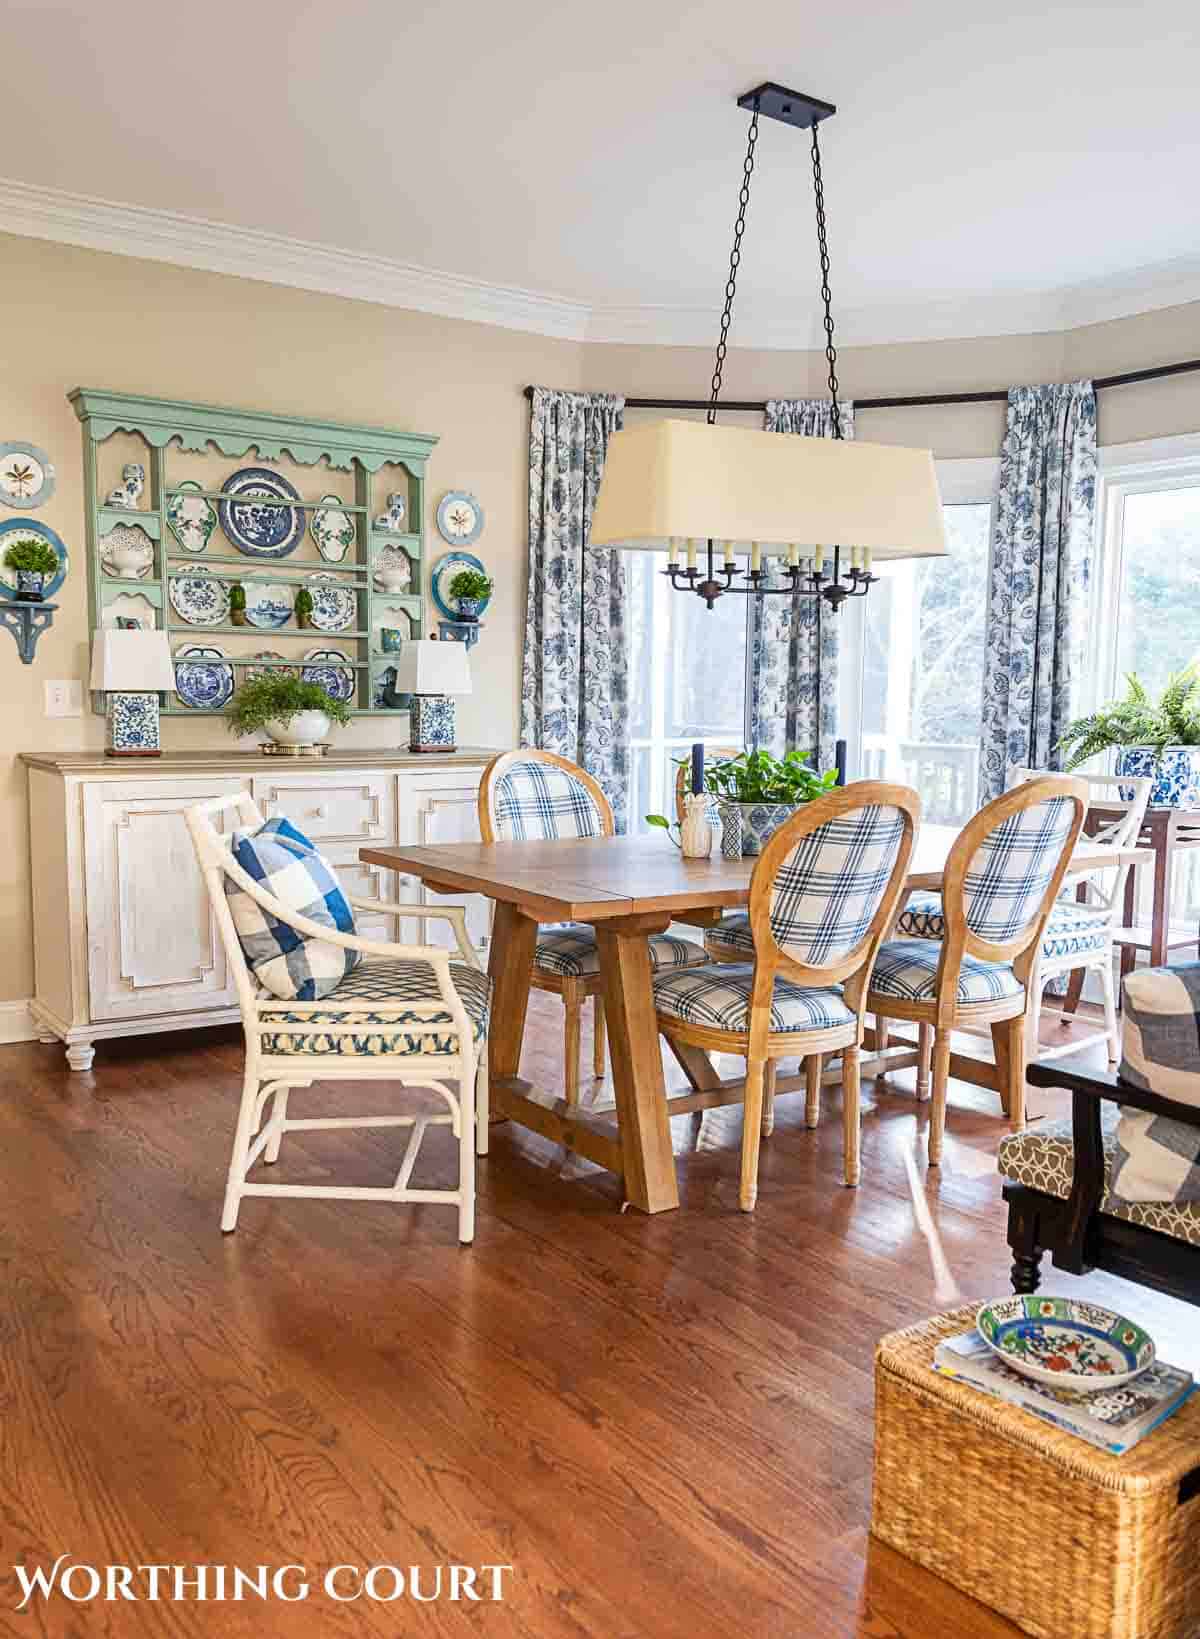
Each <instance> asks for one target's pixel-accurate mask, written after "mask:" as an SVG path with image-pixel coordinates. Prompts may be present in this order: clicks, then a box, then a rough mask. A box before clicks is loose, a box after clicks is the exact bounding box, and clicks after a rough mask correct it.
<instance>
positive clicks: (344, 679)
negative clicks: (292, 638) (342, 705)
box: [300, 649, 354, 700]
mask: <svg viewBox="0 0 1200 1639" xmlns="http://www.w3.org/2000/svg"><path fill="white" fill-rule="evenodd" d="M300 676H301V679H302V680H303V681H304V682H305V683H319V684H320V686H321V687H322V688H323V689H324V690H325V693H326V694H327V695H329V697H330V699H332V700H353V698H354V667H353V666H351V665H350V664H349V660H348V657H347V656H346V655H345V654H344V653H343V652H342V650H341V649H310V650H309V651H308V653H307V654H306V655H305V657H304V670H303V671H302V672H301V673H300Z"/></svg>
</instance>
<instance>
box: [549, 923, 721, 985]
mask: <svg viewBox="0 0 1200 1639" xmlns="http://www.w3.org/2000/svg"><path fill="white" fill-rule="evenodd" d="M647 944H648V945H649V948H650V966H651V967H652V968H654V969H655V971H657V970H659V969H660V968H676V967H702V966H703V965H704V964H705V963H706V962H707V961H708V957H707V956H706V955H705V954H704V950H703V948H702V947H701V946H700V945H698V944H696V943H695V942H694V941H693V940H691V939H679V938H677V937H676V936H675V935H674V934H672V933H656V934H654V935H653V936H652V937H651V938H650V939H649V940H648V941H647ZM533 960H534V966H535V967H536V968H538V969H539V971H540V972H542V973H552V974H554V975H555V976H556V977H558V978H560V979H586V978H589V977H590V976H591V975H592V974H595V973H599V971H600V952H599V949H598V948H597V945H596V931H595V929H594V928H592V927H591V926H590V925H588V924H587V923H583V922H566V923H563V924H562V926H560V927H553V928H540V929H539V930H538V939H537V950H536V953H535V955H534V959H533Z"/></svg>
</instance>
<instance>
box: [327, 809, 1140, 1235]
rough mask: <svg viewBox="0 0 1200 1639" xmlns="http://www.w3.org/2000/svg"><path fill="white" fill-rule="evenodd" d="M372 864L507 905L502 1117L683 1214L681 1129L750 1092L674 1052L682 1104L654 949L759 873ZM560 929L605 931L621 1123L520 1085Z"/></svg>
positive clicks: (639, 863)
mask: <svg viewBox="0 0 1200 1639" xmlns="http://www.w3.org/2000/svg"><path fill="white" fill-rule="evenodd" d="M957 835H958V831H957V829H956V827H954V826H949V825H926V826H923V827H922V828H921V831H920V833H919V835H918V837H917V843H916V847H915V849H914V852H913V857H912V862H911V867H910V871H909V876H908V887H909V888H910V889H919V888H934V889H936V888H938V887H940V885H941V877H942V871H943V868H944V866H945V862H946V856H947V854H948V853H949V851H950V848H951V845H952V844H953V842H954V839H955V837H956V836H957ZM1149 857H1150V853H1149V850H1148V849H1144V848H1142V849H1138V848H1133V849H1130V848H1126V849H1116V848H1112V847H1107V846H1105V845H1103V844H1098V843H1093V842H1090V841H1088V840H1086V839H1085V840H1083V841H1081V842H1080V844H1079V846H1078V847H1077V849H1076V851H1075V854H1074V855H1073V857H1072V860H1071V866H1070V870H1069V874H1070V875H1072V876H1083V875H1087V874H1089V873H1091V872H1094V871H1096V870H1098V869H1100V868H1102V867H1104V866H1115V865H1119V864H1122V863H1125V862H1126V861H1127V860H1133V861H1134V862H1144V860H1145V859H1147V858H1149ZM359 858H360V859H361V860H362V861H363V862H364V863H365V864H369V865H376V866H382V867H383V868H384V869H386V870H391V871H398V872H400V873H402V874H403V875H405V876H408V877H416V878H418V879H420V880H421V881H422V882H423V883H424V884H425V886H426V887H427V888H428V889H429V890H430V891H431V892H435V893H439V894H450V895H454V894H462V893H471V894H482V895H484V896H485V897H486V898H488V899H491V900H493V901H494V902H495V919H494V923H493V928H492V942H491V947H490V953H489V960H488V972H489V974H490V976H491V980H492V986H493V992H492V1010H491V1025H490V1028H489V1033H488V1064H489V1071H490V1080H491V1099H492V1112H493V1115H494V1116H497V1117H500V1118H504V1119H508V1120H510V1121H515V1122H518V1123H520V1124H521V1125H522V1126H525V1127H528V1128H530V1129H532V1130H533V1131H534V1132H537V1133H540V1134H542V1135H543V1136H544V1137H546V1138H550V1139H552V1140H553V1141H555V1142H556V1143H560V1144H563V1145H565V1146H566V1147H567V1148H568V1149H571V1150H574V1151H575V1152H577V1153H578V1154H579V1155H581V1156H583V1157H585V1158H586V1159H587V1160H589V1161H593V1162H595V1163H597V1164H598V1165H600V1166H602V1167H606V1168H608V1169H609V1170H610V1171H611V1172H615V1173H618V1174H620V1175H621V1176H622V1177H623V1179H624V1190H625V1198H626V1201H627V1202H628V1204H629V1205H631V1206H634V1207H637V1208H639V1209H640V1210H641V1211H643V1212H648V1213H652V1212H665V1211H669V1210H670V1209H671V1208H673V1207H677V1206H678V1205H679V1188H678V1183H677V1180H676V1174H675V1160H674V1154H673V1151H672V1146H671V1129H670V1119H671V1117H672V1116H674V1115H684V1114H687V1113H689V1112H692V1111H696V1110H704V1109H712V1108H715V1107H717V1106H720V1105H723V1104H732V1103H740V1102H741V1099H742V1089H743V1080H742V1078H740V1077H739V1078H735V1079H732V1080H730V1079H722V1077H721V1076H720V1075H719V1074H718V1072H717V1070H716V1068H715V1067H714V1065H713V1063H712V1061H711V1059H710V1058H709V1057H708V1055H707V1054H706V1053H702V1052H700V1051H699V1050H698V1049H696V1048H689V1047H684V1046H682V1045H681V1044H677V1043H671V1044H670V1046H671V1051H672V1053H673V1054H674V1056H675V1057H676V1059H677V1060H678V1061H679V1064H680V1066H681V1067H682V1069H683V1071H684V1074H685V1075H686V1076H687V1079H688V1081H689V1083H690V1085H691V1092H690V1093H685V1094H683V1095H681V1096H678V1097H673V1098H670V1099H668V1097H667V1091H666V1084H665V1079H664V1076H663V1064H662V1050H661V1047H660V1038H659V1033H658V1027H657V1024H656V1022H655V1013H654V991H653V983H652V973H651V967H650V953H649V947H648V943H647V941H648V939H649V937H650V936H651V935H652V934H655V933H663V932H665V931H666V929H667V928H668V927H669V926H670V925H671V923H672V922H682V923H690V924H693V925H694V926H697V927H700V928H704V927H708V926H712V925H713V924H714V923H716V922H718V921H719V920H720V918H721V916H722V913H723V912H725V911H728V910H735V909H737V908H739V907H741V906H745V905H747V904H748V903H749V897H750V877H751V874H752V873H753V870H754V866H755V863H756V861H755V860H754V859H752V858H744V859H725V858H724V857H723V856H722V855H721V854H719V853H714V855H713V856H712V857H711V858H709V859H684V858H683V857H682V856H681V854H680V853H679V850H678V849H677V848H675V847H674V846H673V845H672V844H671V843H670V842H669V841H668V840H667V839H666V838H665V837H662V836H626V837H587V838H579V839H575V840H569V841H552V842H496V843H490V844H488V843H482V842H476V843H470V842H443V843H435V844H430V845H428V846H413V847H407V846H400V847H365V848H362V849H360V851H359ZM552 922H584V923H589V924H590V925H591V926H592V927H594V928H595V930H596V943H597V946H598V948H599V954H600V972H601V978H602V982H603V986H604V1006H605V1021H606V1025H607V1030H608V1042H609V1054H610V1060H611V1066H612V1082H613V1091H614V1095H615V1100H616V1108H615V1112H612V1111H607V1112H606V1111H593V1110H589V1109H586V1108H584V1107H582V1106H574V1107H568V1105H567V1104H566V1101H565V1100H564V1099H563V1098H561V1097H559V1096H555V1095H554V1094H553V1093H548V1092H547V1090H545V1089H541V1090H539V1089H537V1088H534V1087H532V1086H531V1085H530V1083H528V1082H526V1081H523V1080H522V1079H521V1077H520V1075H519V1069H520V1059H521V1045H522V1042H523V1039H524V1035H525V1017H526V1012H527V1009H528V1005H529V990H530V979H531V976H532V973H533V960H534V947H535V944H536V942H537V930H538V926H539V924H544V923H552ZM916 1062H917V1054H916V1049H915V1047H914V1046H913V1045H912V1044H911V1043H905V1044H904V1045H902V1046H898V1047H888V1046H886V1045H879V1044H876V1045H875V1046H874V1048H873V1050H872V1051H868V1053H867V1054H866V1055H865V1057H864V1059H863V1063H862V1071H863V1074H864V1075H879V1074H881V1073H884V1072H885V1071H889V1070H899V1069H903V1068H907V1067H911V1066H913V1065H915V1064H916ZM952 1073H955V1072H954V1066H953V1064H952ZM967 1073H968V1074H969V1071H968V1072H967ZM823 1079H824V1080H825V1081H826V1082H829V1083H831V1084H836V1083H837V1082H838V1080H839V1079H840V1072H839V1070H838V1069H837V1067H836V1065H834V1066H832V1067H830V1068H829V1069H827V1070H826V1071H825V1072H824V1076H823ZM971 1079H976V1078H975V1077H974V1076H971ZM803 1086H804V1082H803V1078H802V1077H801V1076H799V1075H797V1076H783V1075H780V1076H779V1077H778V1079H777V1083H776V1091H777V1093H786V1092H794V1091H800V1090H802V1089H803ZM614 1114H615V1122H614V1120H613V1116H614Z"/></svg>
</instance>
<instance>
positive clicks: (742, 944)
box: [704, 911, 754, 960]
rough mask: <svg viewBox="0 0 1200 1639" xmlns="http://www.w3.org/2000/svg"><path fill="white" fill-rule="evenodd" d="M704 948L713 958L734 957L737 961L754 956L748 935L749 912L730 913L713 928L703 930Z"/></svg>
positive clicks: (751, 941) (751, 939) (749, 934)
mask: <svg viewBox="0 0 1200 1639" xmlns="http://www.w3.org/2000/svg"><path fill="white" fill-rule="evenodd" d="M704 948H705V950H707V951H709V952H710V953H711V954H712V955H714V956H724V957H730V956H735V957H737V958H738V959H739V960H742V959H744V958H745V957H747V956H753V955H754V939H753V937H752V935H751V933H750V912H749V911H730V912H729V913H728V915H726V916H723V917H722V918H721V920H720V921H719V922H718V923H717V925H716V926H715V927H712V928H705V930H704Z"/></svg>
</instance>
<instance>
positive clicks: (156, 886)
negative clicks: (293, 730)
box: [83, 779, 248, 1021]
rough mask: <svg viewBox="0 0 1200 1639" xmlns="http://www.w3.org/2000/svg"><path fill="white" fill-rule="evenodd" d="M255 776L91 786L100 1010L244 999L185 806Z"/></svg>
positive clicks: (92, 904) (90, 907)
mask: <svg viewBox="0 0 1200 1639" xmlns="http://www.w3.org/2000/svg"><path fill="white" fill-rule="evenodd" d="M247 783H248V782H247V781H246V780H244V779H228V780H219V779H213V780H206V781H204V782H203V783H202V784H200V783H199V782H196V781H180V780H145V781H143V780H138V781H133V780H128V781H127V780H120V781H113V782H111V783H109V782H100V781H97V782H95V783H94V784H89V785H87V786H85V788H84V799H83V801H84V810H83V813H84V819H83V825H84V849H85V857H86V885H87V923H88V981H89V988H90V992H91V1003H90V1009H89V1011H90V1014H91V1017H92V1019H93V1020H96V1021H100V1020H103V1019H124V1018H136V1017H138V1016H141V1015H150V1014H156V1013H187V1012H190V1011H196V1012H205V1011H212V1010H213V1009H215V1008H220V1007H234V1006H236V1005H237V993H236V991H235V989H234V986H233V983H232V980H231V979H230V976H229V973H228V969H227V963H226V961H225V952H224V949H223V947H222V945H221V936H220V933H219V932H218V929H217V924H216V919H215V917H214V916H213V914H212V911H211V909H210V908H209V903H208V895H207V892H206V891H205V887H204V880H203V878H202V877H201V875H200V869H199V866H198V865H197V864H196V856H195V853H194V851H193V848H192V839H191V837H190V835H189V834H188V828H187V824H186V822H185V820H184V817H183V816H184V810H185V809H187V808H189V807H191V805H192V804H193V803H196V802H203V801H205V800H206V799H207V798H210V797H218V796H225V795H232V794H233V793H234V792H236V791H242V790H244V789H245V788H246V785H247ZM224 817H226V816H219V818H224Z"/></svg>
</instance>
